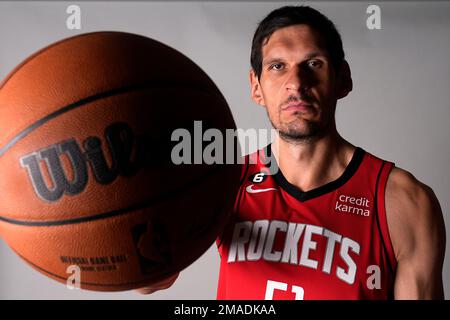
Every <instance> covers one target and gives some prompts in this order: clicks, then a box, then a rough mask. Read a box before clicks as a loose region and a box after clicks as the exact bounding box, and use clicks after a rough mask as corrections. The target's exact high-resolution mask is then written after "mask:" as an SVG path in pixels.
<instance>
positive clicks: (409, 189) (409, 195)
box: [386, 166, 436, 206]
mask: <svg viewBox="0 0 450 320" xmlns="http://www.w3.org/2000/svg"><path fill="white" fill-rule="evenodd" d="M386 198H387V199H388V198H389V200H391V201H393V202H394V203H397V204H399V205H406V206H408V205H409V206H415V205H419V204H425V203H427V202H432V201H434V200H436V196H435V194H434V191H433V189H432V188H431V187H429V186H428V185H426V184H425V183H423V182H421V181H419V180H418V179H417V178H416V177H415V176H414V175H413V174H412V173H411V172H409V171H407V170H405V169H402V168H399V167H397V166H394V167H393V168H392V170H391V172H390V174H389V176H388V180H387V185H386Z"/></svg>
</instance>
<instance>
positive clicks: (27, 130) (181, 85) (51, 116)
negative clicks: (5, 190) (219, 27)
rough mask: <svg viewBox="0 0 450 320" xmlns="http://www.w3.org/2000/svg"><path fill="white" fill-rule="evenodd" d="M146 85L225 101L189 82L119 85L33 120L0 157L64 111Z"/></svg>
mask: <svg viewBox="0 0 450 320" xmlns="http://www.w3.org/2000/svg"><path fill="white" fill-rule="evenodd" d="M148 87H151V88H158V89H161V88H183V89H191V90H196V91H199V92H202V93H204V94H207V95H210V96H211V95H212V96H214V97H216V98H219V99H221V100H223V102H224V103H226V101H225V100H224V98H223V97H222V96H221V95H220V94H213V93H211V92H208V91H206V90H203V88H200V87H196V86H193V85H190V84H186V83H182V82H179V83H177V82H172V83H170V84H161V83H159V82H158V81H148V82H145V83H141V84H135V85H130V86H125V87H120V88H115V89H111V90H108V91H104V92H101V93H97V94H94V95H92V96H89V97H87V98H84V99H81V100H79V101H77V102H74V103H71V104H69V105H67V106H65V107H62V108H60V109H58V110H56V111H54V112H52V113H50V114H48V115H46V116H45V117H43V118H41V119H39V120H37V121H36V122H34V123H33V124H31V125H29V126H28V127H26V128H25V129H23V130H22V131H20V132H19V133H18V134H16V135H15V136H14V137H13V138H12V139H10V140H9V141H8V142H7V143H6V144H5V145H4V146H3V147H2V148H0V157H1V156H3V155H4V154H5V153H6V151H8V150H9V149H10V148H12V147H13V146H14V145H15V144H16V143H17V142H19V141H20V140H21V139H23V138H25V137H26V136H27V135H28V134H29V133H31V132H32V131H33V130H35V129H37V128H39V127H40V126H42V125H44V124H45V123H47V122H48V121H50V120H52V119H54V118H56V117H58V116H60V115H62V114H64V113H66V112H69V111H71V110H73V109H76V108H79V107H82V106H84V105H86V104H88V103H91V102H93V101H96V100H100V99H103V98H108V97H112V96H114V95H119V94H123V93H126V92H132V91H139V90H143V89H146V88H148Z"/></svg>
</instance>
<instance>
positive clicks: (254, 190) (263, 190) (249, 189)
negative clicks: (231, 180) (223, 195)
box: [245, 184, 277, 193]
mask: <svg viewBox="0 0 450 320" xmlns="http://www.w3.org/2000/svg"><path fill="white" fill-rule="evenodd" d="M252 187H253V184H251V185H249V186H247V188H245V191H247V192H248V193H260V192H266V191H271V190H275V191H276V190H277V189H275V188H267V189H252Z"/></svg>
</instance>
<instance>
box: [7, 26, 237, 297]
mask: <svg viewBox="0 0 450 320" xmlns="http://www.w3.org/2000/svg"><path fill="white" fill-rule="evenodd" d="M200 121H201V123H202V125H203V127H204V128H215V129H218V130H219V131H220V132H222V133H224V135H225V131H226V129H235V123H234V120H233V117H232V114H231V111H230V109H229V108H228V105H227V103H226V100H225V99H224V97H223V96H222V94H221V93H220V91H219V89H218V88H217V87H216V85H215V84H214V83H213V81H212V80H211V79H210V78H209V77H208V75H207V74H206V73H205V72H203V71H202V70H201V69H200V68H199V67H198V66H197V65H196V64H195V63H194V62H192V61H191V60H190V59H189V58H187V57H186V56H184V55H183V54H181V53H180V52H178V51H176V50H175V49H172V48H170V47H169V46H167V45H164V44H162V43H160V42H158V41H156V40H152V39H150V38H147V37H144V36H140V35H135V34H129V33H123V32H94V33H87V34H82V35H78V36H75V37H71V38H68V39H64V40H62V41H59V42H56V43H54V44H52V45H50V46H47V47H45V48H44V49H42V50H40V51H38V52H37V53H35V54H33V55H32V56H30V57H29V58H28V59H26V60H25V61H24V62H22V63H21V64H20V65H18V66H17V67H16V68H15V69H14V70H13V71H12V72H11V73H10V74H9V75H8V76H7V77H6V78H5V79H4V80H3V82H2V83H1V84H0V234H1V236H2V238H3V239H4V240H5V242H6V243H7V244H8V245H9V247H10V248H11V249H12V250H13V251H14V252H15V253H16V254H17V255H18V256H20V257H21V258H22V259H23V260H24V261H25V262H26V263H28V264H29V265H30V266H31V267H33V268H34V269H36V270H38V271H39V272H41V273H43V274H44V275H46V276H48V277H50V278H53V279H55V280H57V281H59V282H62V283H67V281H68V279H69V278H70V277H71V276H72V275H73V274H74V271H73V270H77V272H78V271H79V280H80V286H81V288H82V289H88V290H95V291H122V290H131V289H136V288H139V287H142V286H145V285H147V284H151V283H153V282H156V281H159V280H161V279H164V278H166V277H168V276H171V275H173V274H175V273H176V272H180V271H181V270H183V269H184V268H186V267H187V266H189V265H190V264H191V263H193V262H194V261H195V260H196V259H198V258H199V257H200V256H201V255H202V254H203V253H204V252H205V251H206V250H207V249H208V248H209V247H210V246H211V245H212V244H213V243H214V240H215V239H216V238H217V236H218V235H219V234H220V233H221V231H222V230H223V228H224V227H225V225H226V223H227V221H228V219H229V218H230V215H231V209H232V206H233V202H234V199H235V197H236V194H237V190H238V188H239V177H240V170H241V169H240V166H239V165H237V164H233V165H230V164H224V162H223V163H212V164H206V163H204V162H201V163H174V162H173V150H174V149H173V148H174V146H175V145H176V144H177V143H178V142H177V141H176V140H174V139H173V132H174V130H177V129H182V130H183V131H182V132H190V133H191V132H193V131H194V130H195V126H194V123H195V122H196V123H199V122H200ZM196 148H197V147H195V148H194V147H193V148H192V154H194V153H195V150H197V149H196ZM194 149H195V150H194ZM223 152H224V153H226V152H227V150H225V149H224V150H223Z"/></svg>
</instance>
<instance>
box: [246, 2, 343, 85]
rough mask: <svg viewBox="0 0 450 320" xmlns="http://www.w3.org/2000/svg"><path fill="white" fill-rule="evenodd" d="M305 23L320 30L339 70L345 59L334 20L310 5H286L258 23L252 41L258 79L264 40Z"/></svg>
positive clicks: (253, 61) (252, 56)
mask: <svg viewBox="0 0 450 320" xmlns="http://www.w3.org/2000/svg"><path fill="white" fill-rule="evenodd" d="M297 24H305V25H308V26H310V27H311V28H312V29H313V30H315V31H316V32H318V33H319V34H320V35H321V37H322V38H323V40H324V43H325V49H326V50H327V52H328V54H329V55H330V59H331V63H332V65H333V67H334V68H335V69H336V70H338V68H339V66H340V64H341V63H342V62H343V61H344V58H345V55H344V49H343V47H342V40H341V36H340V34H339V32H338V31H337V29H336V27H335V25H334V24H333V22H331V20H330V19H328V18H327V17H326V16H324V15H323V14H322V13H320V12H319V11H317V10H316V9H313V8H311V7H308V6H285V7H281V8H279V9H276V10H274V11H272V12H271V13H269V14H268V15H267V16H266V17H265V18H264V19H263V20H262V21H261V22H260V23H259V25H258V28H257V29H256V31H255V35H254V36H253V41H252V52H251V57H250V63H251V66H252V68H253V70H254V71H255V73H256V75H257V76H258V79H259V78H260V77H261V72H262V47H263V42H267V41H269V38H270V36H271V35H272V34H273V33H274V32H275V31H277V30H278V29H281V28H284V27H289V26H292V25H297Z"/></svg>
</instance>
